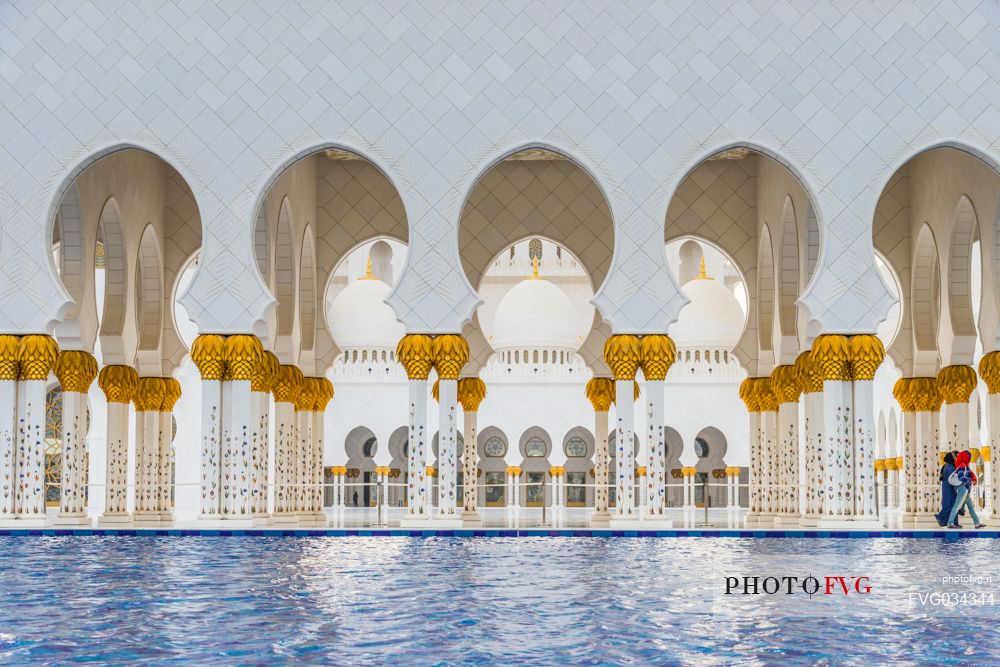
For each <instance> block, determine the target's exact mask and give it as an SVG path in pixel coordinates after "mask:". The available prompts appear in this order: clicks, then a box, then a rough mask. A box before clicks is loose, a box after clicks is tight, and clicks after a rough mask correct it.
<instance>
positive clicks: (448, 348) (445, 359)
mask: <svg viewBox="0 0 1000 667" xmlns="http://www.w3.org/2000/svg"><path fill="white" fill-rule="evenodd" d="M431 353H432V354H433V355H434V370H436V371H437V374H438V378H440V379H442V380H457V379H458V375H459V373H461V372H462V368H464V367H465V364H467V363H468V361H469V343H468V341H466V340H465V337H464V336H460V335H458V334H440V335H438V336H435V337H434V340H433V341H432V343H431Z"/></svg>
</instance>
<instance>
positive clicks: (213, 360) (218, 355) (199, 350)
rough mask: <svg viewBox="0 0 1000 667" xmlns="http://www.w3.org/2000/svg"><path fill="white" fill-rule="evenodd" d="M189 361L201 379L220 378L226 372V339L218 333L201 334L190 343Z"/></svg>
mask: <svg viewBox="0 0 1000 667" xmlns="http://www.w3.org/2000/svg"><path fill="white" fill-rule="evenodd" d="M191 361H193V362H194V365H195V366H197V367H198V372H199V373H200V374H201V379H202V380H221V379H222V378H223V376H224V375H225V374H226V339H225V338H224V337H223V336H220V335H218V334H202V335H200V336H198V337H197V338H195V339H194V343H192V344H191Z"/></svg>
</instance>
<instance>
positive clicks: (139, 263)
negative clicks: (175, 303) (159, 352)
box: [135, 225, 163, 350]
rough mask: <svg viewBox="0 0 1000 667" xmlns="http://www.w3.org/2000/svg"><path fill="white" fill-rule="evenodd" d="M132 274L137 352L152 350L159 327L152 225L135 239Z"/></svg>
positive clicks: (158, 263) (158, 266)
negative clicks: (136, 250)
mask: <svg viewBox="0 0 1000 667" xmlns="http://www.w3.org/2000/svg"><path fill="white" fill-rule="evenodd" d="M135 275H136V279H137V280H136V292H135V296H136V325H137V329H138V331H139V349H140V350H155V349H157V348H158V347H159V346H160V333H161V331H162V328H163V262H162V260H161V258H160V244H159V242H158V241H157V239H156V232H155V231H154V230H153V225H146V228H145V229H144V230H143V231H142V237H141V238H140V239H139V256H138V258H137V259H136V272H135Z"/></svg>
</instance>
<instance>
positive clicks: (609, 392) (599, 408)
mask: <svg viewBox="0 0 1000 667" xmlns="http://www.w3.org/2000/svg"><path fill="white" fill-rule="evenodd" d="M587 399H588V400H589V401H590V404H591V405H593V406H594V412H607V411H608V410H610V409H611V404H612V403H613V402H614V400H615V381H614V380H612V379H611V378H600V377H598V378H590V379H589V380H587Z"/></svg>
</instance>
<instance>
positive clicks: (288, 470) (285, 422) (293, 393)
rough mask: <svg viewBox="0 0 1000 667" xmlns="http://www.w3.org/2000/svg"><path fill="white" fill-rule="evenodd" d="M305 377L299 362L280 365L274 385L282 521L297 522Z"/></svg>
mask: <svg viewBox="0 0 1000 667" xmlns="http://www.w3.org/2000/svg"><path fill="white" fill-rule="evenodd" d="M304 381H305V379H304V378H303V376H302V371H300V370H299V369H298V368H296V367H295V366H290V365H282V366H279V367H278V375H277V378H275V381H274V384H273V385H272V387H271V393H272V394H273V395H274V514H273V515H272V517H271V518H272V519H273V520H274V521H275V522H278V523H295V522H297V521H298V514H297V511H296V506H295V499H296V488H295V485H296V483H297V480H298V466H297V462H298V423H297V421H296V418H295V407H296V405H297V404H298V398H299V393H300V392H301V391H302V385H303V384H304Z"/></svg>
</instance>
